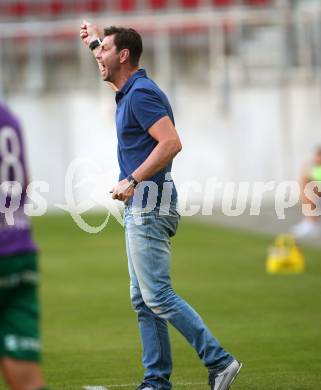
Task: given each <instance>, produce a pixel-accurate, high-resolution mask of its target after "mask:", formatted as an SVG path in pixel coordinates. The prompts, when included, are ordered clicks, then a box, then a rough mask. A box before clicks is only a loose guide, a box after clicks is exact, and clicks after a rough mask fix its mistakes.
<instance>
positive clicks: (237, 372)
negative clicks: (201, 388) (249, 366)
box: [226, 362, 243, 390]
mask: <svg viewBox="0 0 321 390" xmlns="http://www.w3.org/2000/svg"><path fill="white" fill-rule="evenodd" d="M242 367H243V364H242V363H241V362H240V367H239V368H238V370H237V371H236V373H235V375H234V376H233V379H232V380H231V383H230V384H229V387H228V388H227V389H226V390H229V389H230V387H231V386H232V384H233V382H234V381H235V379H236V377H237V376H238V374H239V372H240V371H241V368H242Z"/></svg>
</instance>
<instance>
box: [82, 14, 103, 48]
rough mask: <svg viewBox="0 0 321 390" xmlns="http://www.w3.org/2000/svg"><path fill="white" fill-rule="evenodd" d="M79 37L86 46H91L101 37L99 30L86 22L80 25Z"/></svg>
mask: <svg viewBox="0 0 321 390" xmlns="http://www.w3.org/2000/svg"><path fill="white" fill-rule="evenodd" d="M79 35H80V38H81V40H82V41H83V42H84V44H85V45H87V46H89V44H90V42H92V41H94V40H95V39H97V38H99V37H100V35H99V28H98V27H97V26H96V25H95V24H91V23H89V22H88V21H87V20H84V21H83V22H82V24H81V25H80V32H79Z"/></svg>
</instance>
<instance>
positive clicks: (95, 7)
mask: <svg viewBox="0 0 321 390" xmlns="http://www.w3.org/2000/svg"><path fill="white" fill-rule="evenodd" d="M102 9H104V2H103V1H102V0H91V1H87V10H88V11H89V12H99V11H101V10H102Z"/></svg>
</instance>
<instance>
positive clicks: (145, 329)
mask: <svg viewBox="0 0 321 390" xmlns="http://www.w3.org/2000/svg"><path fill="white" fill-rule="evenodd" d="M179 218H180V216H179V214H178V213H177V211H176V206H175V204H172V205H171V207H170V210H169V214H168V215H160V213H159V209H158V208H156V209H155V210H153V211H151V212H147V213H142V214H137V213H136V211H135V210H134V209H133V207H132V206H127V207H126V208H125V214H124V222H125V233H126V249H127V257H128V268H129V275H130V297H131V303H132V306H133V308H134V310H135V311H136V312H137V315H138V323H139V329H140V335H141V340H142V344H143V365H144V367H145V369H146V371H145V375H144V381H146V382H147V383H150V384H151V385H152V386H154V388H155V389H157V390H168V389H170V388H171V383H170V381H169V378H170V375H171V371H172V356H171V347H170V341H169V335H168V329H167V322H170V323H171V324H172V325H173V326H174V327H175V328H176V329H177V330H178V331H179V332H180V333H181V334H182V335H183V336H184V337H185V338H186V340H187V341H188V342H189V343H190V344H191V345H192V346H193V347H194V349H195V350H196V352H197V354H198V356H199V357H200V359H202V361H203V363H204V365H205V366H206V367H208V368H213V369H215V370H217V371H221V370H222V369H224V368H225V367H226V366H228V365H229V364H230V362H231V361H232V360H233V357H232V356H231V355H230V354H229V353H227V352H226V351H225V350H224V349H223V348H222V347H221V346H220V344H219V343H218V341H217V340H216V339H215V338H214V337H213V336H212V334H211V332H210V331H209V329H208V328H207V327H206V325H205V324H204V322H203V320H202V319H201V317H200V316H199V314H198V313H197V312H196V311H195V310H194V309H193V308H192V307H191V306H190V305H189V304H188V303H187V302H185V301H184V300H183V299H182V298H181V297H179V296H178V295H177V294H176V293H175V291H174V290H173V288H172V284H171V279H170V255H171V243H170V238H171V237H172V236H174V234H175V233H176V229H177V225H178V222H179Z"/></svg>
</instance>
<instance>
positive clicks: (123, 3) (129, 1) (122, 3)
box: [119, 0, 136, 12]
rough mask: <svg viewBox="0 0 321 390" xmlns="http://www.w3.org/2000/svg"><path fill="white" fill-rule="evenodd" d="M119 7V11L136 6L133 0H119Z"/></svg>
mask: <svg viewBox="0 0 321 390" xmlns="http://www.w3.org/2000/svg"><path fill="white" fill-rule="evenodd" d="M119 8H120V9H121V11H124V12H128V11H134V10H135V8H136V1H135V0H119Z"/></svg>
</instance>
